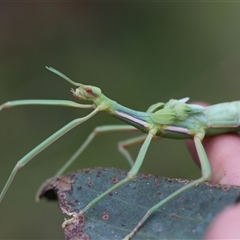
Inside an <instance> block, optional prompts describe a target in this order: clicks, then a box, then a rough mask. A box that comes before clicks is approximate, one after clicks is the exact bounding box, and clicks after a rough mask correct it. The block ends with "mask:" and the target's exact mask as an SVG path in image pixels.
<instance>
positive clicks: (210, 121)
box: [113, 99, 240, 139]
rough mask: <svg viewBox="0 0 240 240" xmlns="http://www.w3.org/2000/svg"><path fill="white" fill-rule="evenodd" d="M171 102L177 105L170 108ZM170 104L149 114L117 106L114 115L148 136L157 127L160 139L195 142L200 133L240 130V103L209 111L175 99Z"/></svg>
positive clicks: (213, 133) (208, 107)
mask: <svg viewBox="0 0 240 240" xmlns="http://www.w3.org/2000/svg"><path fill="white" fill-rule="evenodd" d="M184 100H186V99H184ZM169 102H174V103H175V104H174V105H171V104H170V105H169V104H168V103H169ZM169 102H168V103H166V104H162V103H159V104H160V109H159V108H158V107H159V106H157V108H156V109H150V111H147V112H139V111H134V110H132V109H129V108H126V107H124V106H122V105H120V104H117V103H116V107H115V108H114V113H113V115H115V116H117V117H118V118H120V119H122V120H123V121H125V122H127V123H128V124H131V125H133V126H134V127H136V128H138V129H140V130H141V131H144V132H148V131H149V129H150V128H151V127H157V128H158V133H157V135H158V136H162V137H165V138H174V139H185V138H192V137H193V136H194V135H196V133H198V132H203V133H205V135H206V136H208V135H217V134H221V133H226V132H235V131H239V130H240V101H234V102H227V103H219V104H215V105H211V106H207V107H201V106H197V105H194V104H186V103H183V102H181V100H180V101H179V100H174V99H171V100H170V101H169ZM179 106H180V111H179V112H177V111H176V108H178V107H179ZM181 107H183V110H181ZM166 110H167V111H166ZM181 111H182V112H181ZM164 114H165V116H164ZM156 115H157V116H156ZM182 115H183V116H182ZM163 116H164V117H163ZM168 116H170V117H168Z"/></svg>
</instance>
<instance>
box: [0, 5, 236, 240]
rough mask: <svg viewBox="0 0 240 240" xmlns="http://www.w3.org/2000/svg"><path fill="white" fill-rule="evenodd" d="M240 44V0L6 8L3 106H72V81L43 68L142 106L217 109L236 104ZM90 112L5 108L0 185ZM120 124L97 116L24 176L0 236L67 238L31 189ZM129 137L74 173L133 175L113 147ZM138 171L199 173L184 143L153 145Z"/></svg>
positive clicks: (98, 151)
mask: <svg viewBox="0 0 240 240" xmlns="http://www.w3.org/2000/svg"><path fill="white" fill-rule="evenodd" d="M239 43H240V4H239V3H203V2H202V3H201V2H198V3H196V2H195V3H189V2H188V3H187V2H185V3H176V2H171V3H163V2H162V3H160V2H159V3H147V2H145V3H144V2H141V3H137V2H131V3H130V2H128V3H126V2H122V3H121V2H119V3H87V2H85V3H80V2H79V3H77V2H75V3H74V2H65V3H64V2H62V3H61V2H54V1H52V2H42V3H37V2H31V3H27V2H25V3H24V2H22V3H20V2H19V3H0V103H4V102H6V101H9V100H16V99H33V98H35V99H69V100H74V98H73V96H72V94H71V93H70V91H69V90H70V88H71V85H69V83H67V82H65V81H64V80H63V79H61V78H59V77H58V76H56V75H53V74H52V73H51V72H49V71H47V70H46V69H45V68H44V67H45V66H46V65H47V66H52V67H55V68H57V69H58V70H60V71H62V72H63V73H64V74H66V75H67V76H69V77H70V78H72V79H73V80H74V81H76V82H82V83H86V84H92V85H96V86H98V87H100V88H101V89H102V91H103V92H104V94H106V95H107V96H109V97H110V98H112V99H114V100H116V101H118V102H119V103H121V104H123V105H125V106H128V107H130V108H133V109H136V110H142V111H145V110H146V109H147V108H148V107H149V106H150V105H151V104H153V103H156V102H159V101H163V102H165V101H168V100H169V99H170V98H182V97H186V96H189V97H190V98H191V100H192V101H197V100H203V101H206V102H209V103H211V104H213V103H218V102H224V101H231V100H237V99H239V98H240V97H239V88H240V80H239V76H240V67H239V64H240V44H239ZM88 112H89V111H87V110H81V109H74V108H65V107H49V106H25V107H17V108H13V109H9V110H4V111H2V112H0V164H1V165H0V166H1V167H0V176H1V177H0V187H1V188H2V187H3V185H4V184H5V181H6V180H7V178H8V176H9V174H10V172H11V170H12V168H13V167H14V165H15V164H16V163H17V161H18V160H19V159H20V158H21V157H22V156H24V155H25V154H26V153H27V152H28V151H30V150H31V149H32V148H33V147H35V146H36V145H37V144H38V143H40V142H41V141H43V140H44V139H45V138H46V137H48V136H49V135H50V134H52V133H53V132H55V131H56V130H58V129H59V128H60V127H62V126H63V125H65V124H66V123H68V122H69V121H71V120H72V119H75V118H78V117H81V116H85V115H86V114H87V113H88ZM118 123H119V124H121V122H120V121H118V120H117V119H114V118H112V117H110V116H107V115H106V114H103V113H100V114H98V115H97V116H95V117H94V118H93V119H91V120H89V121H88V122H86V123H84V124H82V125H81V126H79V127H77V128H76V129H74V130H72V131H71V132H70V133H68V134H67V135H66V136H64V137H62V138H61V139H60V140H58V141H57V142H56V143H54V144H53V145H52V146H51V147H49V148H48V149H46V150H45V151H44V152H42V153H41V154H40V155H38V156H37V157H35V158H34V160H32V161H31V162H30V163H29V164H27V165H26V166H25V167H24V168H23V169H22V170H20V171H19V173H18V174H17V176H16V178H15V180H14V182H13V184H12V186H11V187H10V189H9V191H8V192H7V195H6V197H5V198H4V200H3V202H2V203H1V205H0V209H1V210H0V222H1V229H0V239H14V238H15V239H63V238H64V236H63V232H62V229H61V223H62V221H63V215H62V214H61V213H60V210H58V207H57V205H56V204H55V203H47V202H46V201H43V202H41V203H39V204H36V203H35V202H34V195H35V192H36V191H37V189H38V187H39V186H40V185H41V183H42V182H43V181H44V180H46V179H47V178H49V177H51V176H52V175H54V173H55V172H56V171H57V170H58V169H59V168H60V167H61V166H62V165H63V163H64V162H65V161H66V159H68V158H69V157H70V156H71V154H72V153H73V152H74V151H75V150H76V149H77V147H78V146H79V145H80V144H81V143H82V142H83V141H84V139H86V137H87V136H88V134H90V132H91V130H92V129H93V128H94V127H95V126H98V125H103V124H118ZM132 135H133V134H129V133H117V134H106V135H101V136H99V137H98V138H97V139H96V140H95V141H94V142H93V143H92V144H91V146H90V147H89V148H88V149H87V150H86V151H85V152H84V154H82V156H81V158H80V159H79V160H78V161H77V162H76V163H75V164H74V165H73V166H72V167H71V169H69V170H76V169H81V168H85V167H94V166H103V167H117V168H122V169H126V170H127V169H129V167H128V164H127V162H126V161H125V160H124V158H123V157H122V156H121V155H120V154H119V153H118V151H117V147H116V146H117V142H118V141H119V140H123V139H125V138H128V137H130V136H132ZM138 149H139V147H134V148H132V149H131V153H132V154H133V155H134V156H135V155H136V154H137V151H138ZM141 172H144V173H152V174H157V175H162V176H168V177H181V178H190V179H192V178H197V177H198V176H200V171H199V170H198V168H197V167H196V166H195V164H194V163H193V162H192V160H191V157H190V156H189V154H188V152H187V150H186V147H185V144H184V142H183V141H174V140H166V139H163V140H161V141H155V142H154V143H152V145H151V147H150V149H149V152H148V155H147V157H146V161H145V162H144V165H143V167H142V168H141Z"/></svg>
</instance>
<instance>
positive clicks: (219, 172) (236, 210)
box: [186, 103, 240, 239]
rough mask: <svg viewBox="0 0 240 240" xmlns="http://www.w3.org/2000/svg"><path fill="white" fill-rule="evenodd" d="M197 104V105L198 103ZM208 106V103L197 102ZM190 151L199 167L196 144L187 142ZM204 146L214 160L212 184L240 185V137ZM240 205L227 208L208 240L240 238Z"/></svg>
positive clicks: (214, 139) (223, 138) (218, 139)
mask: <svg viewBox="0 0 240 240" xmlns="http://www.w3.org/2000/svg"><path fill="white" fill-rule="evenodd" d="M194 104H196V103H194ZM197 104H199V105H205V106H206V104H204V103H197ZM186 143H187V146H188V149H189V151H190V153H191V155H192V157H193V159H194V161H195V162H196V163H197V165H198V166H199V159H198V156H197V153H196V149H195V146H194V144H193V141H191V140H187V141H186ZM203 145H204V148H205V150H206V153H207V156H208V158H209V161H210V165H211V170H212V177H211V179H210V182H211V183H214V184H217V183H220V184H228V185H235V186H236V185H237V186H240V136H239V134H238V133H226V134H222V135H217V136H211V137H205V138H204V140H203ZM239 223H240V203H236V204H234V205H232V206H229V207H227V208H226V209H224V210H223V211H222V212H221V213H219V215H218V216H217V217H216V218H215V219H214V221H213V222H212V223H211V224H210V226H209V228H208V229H207V232H206V233H205V236H204V239H240V226H239Z"/></svg>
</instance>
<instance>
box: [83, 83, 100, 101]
mask: <svg viewBox="0 0 240 240" xmlns="http://www.w3.org/2000/svg"><path fill="white" fill-rule="evenodd" d="M84 91H85V92H86V95H88V96H90V97H95V98H97V97H99V95H100V94H101V93H102V91H101V89H100V88H98V87H93V86H86V87H84Z"/></svg>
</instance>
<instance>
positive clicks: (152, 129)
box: [0, 67, 240, 240]
mask: <svg viewBox="0 0 240 240" xmlns="http://www.w3.org/2000/svg"><path fill="white" fill-rule="evenodd" d="M47 69H48V70H50V71H52V72H53V73H55V74H57V75H59V76H60V77H62V78H64V79H65V80H67V81H68V82H69V83H71V84H72V85H74V86H75V87H77V88H76V89H75V90H73V89H72V90H71V92H72V93H73V95H74V97H76V98H77V99H79V100H81V101H89V102H92V104H86V105H85V104H79V103H75V102H72V101H65V100H17V101H10V102H6V103H4V104H2V105H0V110H2V109H5V108H11V107H15V106H21V105H55V106H59V105H60V106H66V107H76V108H89V109H93V111H92V112H91V113H90V114H88V115H87V116H85V117H83V118H78V119H75V120H73V121H71V122H70V123H68V124H67V125H65V126H64V127H62V128H61V129H60V130H58V131H57V132H55V133H54V134H53V135H51V136H50V137H49V138H47V139H46V140H44V141H43V142H42V143H40V144H39V145H38V146H36V147H35V148H34V149H32V150H31V151H30V152H29V153H28V154H26V155H25V156H24V157H23V158H22V159H20V160H19V161H18V162H17V164H16V166H15V167H14V169H13V170H12V172H11V174H10V176H9V178H8V180H7V182H6V184H5V186H4V188H3V190H2V192H1V194H0V202H1V201H2V199H3V197H4V195H5V194H6V192H7V190H8V188H9V186H10V185H11V182H12V181H13V179H14V177H15V175H16V173H17V171H18V170H19V169H20V168H21V167H23V166H24V165H25V164H27V163H28V162H29V161H30V160H31V159H32V158H33V157H35V156H36V155H37V154H39V153H40V152H41V151H43V150H44V149H45V148H46V147H48V146H49V145H50V144H52V143H53V142H54V141H56V140H57V139H58V138H60V137H61V136H63V135H64V134H65V133H67V132H68V131H70V130H71V129H73V128H74V127H76V126H78V125H80V124H81V123H83V122H85V121H87V120H88V119H90V118H91V117H93V116H94V115H95V114H96V113H98V112H100V111H104V112H106V113H108V114H110V115H112V116H115V117H117V118H119V119H121V120H122V121H124V122H126V123H128V124H129V125H106V126H100V127H97V128H95V129H94V131H93V132H92V133H91V134H90V135H89V136H88V138H87V139H86V140H85V142H84V143H83V144H82V146H80V148H79V149H78V150H77V151H76V152H75V154H74V155H73V156H72V157H71V158H70V159H69V160H68V161H67V162H66V164H65V165H64V166H63V167H62V168H61V169H60V170H59V171H58V172H57V173H56V176H59V175H61V174H62V173H63V172H64V171H65V170H66V169H67V168H68V167H69V165H70V164H72V163H73V161H74V160H75V159H76V158H77V157H78V156H79V155H80V154H81V153H82V152H83V150H84V149H85V148H86V147H87V146H88V145H89V143H90V142H91V141H92V140H93V139H94V137H95V136H96V135H97V134H99V133H106V132H119V131H136V130H140V131H142V132H144V133H145V134H144V136H140V137H137V138H136V137H135V138H133V139H129V140H126V141H124V142H123V143H122V144H121V145H119V150H120V152H121V153H122V154H123V155H124V156H125V157H126V159H127V160H128V162H129V164H130V165H131V169H130V171H129V172H128V174H127V177H126V178H124V179H122V180H121V181H119V182H118V183H116V184H115V185H114V186H113V187H111V188H110V189H108V190H107V191H105V192H104V193H102V194H100V195H99V196H98V197H97V198H95V199H93V200H92V201H91V202H90V203H89V204H88V205H87V206H86V207H85V208H83V209H82V210H81V211H80V212H79V213H78V214H77V215H75V216H73V218H71V219H69V220H66V221H65V222H64V223H63V227H64V226H66V225H67V224H69V223H71V222H72V221H74V219H75V218H76V217H78V216H79V215H81V214H84V213H85V212H86V211H87V210H88V209H89V208H91V207H92V206H93V205H95V204H96V203H97V202H98V201H100V200H101V199H102V198H104V197H105V196H106V195H108V194H109V193H110V192H112V191H113V190H115V189H117V188H118V187H120V186H122V185H123V184H125V183H127V182H129V181H131V180H132V179H134V178H135V176H136V174H137V173H138V171H139V169H140V167H141V165H142V163H143V160H144V158H145V155H146V152H147V150H148V147H149V145H150V143H151V141H152V140H154V139H157V138H159V137H165V138H173V139H189V138H190V139H193V141H194V144H195V146H196V150H197V153H198V156H199V159H200V165H201V171H202V177H200V178H199V179H197V180H195V181H192V182H190V183H189V184H187V185H186V186H184V187H182V188H180V189H179V190H177V191H175V192H173V193H172V194H171V195H169V196H168V197H167V198H165V199H163V200H161V201H160V202H159V203H157V204H156V205H154V206H153V207H152V208H150V209H149V210H148V211H147V212H146V214H145V215H144V216H143V218H142V219H141V220H140V221H139V223H137V225H136V227H135V228H134V229H133V230H132V232H130V233H129V234H128V235H127V236H125V238H124V239H125V240H126V239H130V238H132V237H133V236H134V234H135V233H136V232H137V231H138V230H139V228H140V227H141V226H142V225H143V224H144V222H145V221H146V220H147V219H148V217H149V216H150V215H151V214H152V213H154V212H155V211H156V210H157V209H158V208H159V207H161V206H163V205H164V204H165V203H167V202H168V201H169V200H171V199H172V198H174V197H176V196H177V195H179V194H180V193H182V192H184V191H185V190H187V189H189V188H191V187H193V186H195V185H196V184H199V183H202V182H204V181H207V180H209V179H210V176H211V168H210V164H209V160H208V157H207V155H206V152H205V150H204V148H203V145H202V140H203V138H204V137H205V136H207V135H216V134H221V133H225V132H231V131H239V130H240V126H239V124H237V123H238V122H239V115H237V114H236V112H238V109H239V108H240V102H239V101H236V102H230V103H220V104H216V105H212V106H208V107H202V106H198V105H194V104H187V103H186V102H187V101H188V100H189V98H183V99H180V100H175V99H171V100H169V101H168V102H167V103H162V102H159V103H156V104H154V105H152V106H150V107H149V108H148V110H147V111H146V112H140V111H134V110H132V109H129V108H127V107H124V106H122V105H120V104H118V103H117V102H115V101H113V100H111V99H109V98H108V97H106V96H105V95H104V94H102V92H101V89H100V88H98V87H94V86H90V85H83V84H80V83H76V82H74V81H72V80H71V79H69V78H68V77H67V76H65V75H63V74H62V73H61V72H59V71H57V70H56V69H54V68H52V67H47ZM223 110H224V114H222V112H223ZM139 143H142V146H141V148H140V151H139V153H138V155H137V158H136V160H135V161H133V159H132V157H131V156H130V154H129V152H128V151H127V148H128V147H130V146H132V145H135V144H139Z"/></svg>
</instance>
